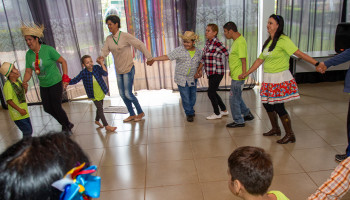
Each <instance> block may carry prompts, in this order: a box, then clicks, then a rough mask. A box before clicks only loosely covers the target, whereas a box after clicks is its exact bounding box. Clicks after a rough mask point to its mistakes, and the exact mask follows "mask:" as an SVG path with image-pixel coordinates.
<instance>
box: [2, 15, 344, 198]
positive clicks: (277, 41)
mask: <svg viewBox="0 0 350 200" xmlns="http://www.w3.org/2000/svg"><path fill="white" fill-rule="evenodd" d="M105 23H106V24H107V26H108V29H109V31H110V32H111V35H109V36H108V37H107V38H106V41H105V43H104V46H103V48H102V49H101V55H100V56H99V57H98V58H97V63H98V65H96V64H94V62H93V60H92V57H91V56H90V55H84V56H83V57H82V58H81V63H82V66H83V67H84V69H83V70H82V71H81V72H80V73H79V74H78V75H77V76H76V77H74V78H73V79H70V78H69V76H68V68H67V62H66V60H65V59H64V58H63V57H62V56H61V55H60V54H59V53H58V52H57V51H56V50H55V49H54V48H53V47H51V46H49V45H46V44H44V43H43V41H42V38H43V36H44V35H43V31H44V27H43V26H38V25H35V24H33V25H23V26H22V27H21V31H22V35H23V37H24V39H25V41H26V43H27V45H28V47H29V50H28V51H27V53H26V59H25V60H26V69H25V74H24V77H23V81H20V79H19V77H20V72H19V70H18V69H17V68H16V66H15V65H14V63H10V62H4V63H2V64H1V67H0V73H1V74H3V75H4V76H5V77H7V81H6V82H5V84H4V88H3V91H4V95H5V99H6V102H7V103H8V105H9V106H8V108H9V114H10V117H11V119H12V120H13V121H14V122H15V124H16V126H17V127H18V128H19V129H20V130H21V131H22V134H23V140H21V141H20V142H18V143H16V144H15V145H13V146H11V147H10V148H9V149H7V150H6V151H5V152H4V153H3V154H1V156H0V169H1V171H3V173H4V174H5V173H9V174H10V173H14V174H16V173H18V177H25V176H24V174H23V170H21V169H22V168H23V166H22V164H21V163H20V162H17V159H24V160H29V161H30V160H33V162H32V161H31V162H29V163H31V166H29V167H33V169H31V171H35V169H38V167H36V166H34V164H35V162H34V161H35V160H36V161H37V160H42V159H44V160H45V159H46V161H44V160H43V161H42V162H43V163H44V164H45V165H47V164H48V163H51V161H50V162H49V161H48V160H49V159H51V158H55V160H56V161H57V163H53V164H52V166H53V165H57V169H56V168H55V169H56V172H55V174H53V173H51V171H50V170H49V169H52V168H51V167H46V168H45V169H46V170H47V171H44V172H43V173H46V174H45V176H52V177H50V178H48V179H45V180H47V181H46V182H45V183H43V184H44V186H45V187H42V188H41V190H35V191H38V192H40V197H42V198H43V199H47V198H48V197H49V196H51V197H53V198H54V199H55V198H57V197H58V196H60V195H61V197H60V198H62V195H63V196H65V195H68V194H69V195H71V198H79V199H81V198H84V199H86V198H88V197H94V198H96V197H98V196H99V190H100V177H94V176H90V175H89V174H91V173H93V172H95V171H96V169H97V167H96V166H90V164H89V160H88V158H87V157H86V155H85V154H84V152H83V151H82V149H81V148H80V147H79V146H78V145H77V144H76V143H75V142H73V141H72V140H71V139H69V137H66V136H64V135H67V136H70V135H71V134H72V128H73V127H74V124H73V123H71V122H70V121H69V118H68V116H67V114H66V112H65V111H64V109H63V108H62V92H63V90H64V89H65V88H67V86H68V85H73V84H76V83H78V82H79V81H81V80H82V81H83V85H84V88H85V91H86V94H87V96H88V98H89V99H91V100H92V101H93V102H94V104H95V106H96V108H97V110H96V118H95V124H96V125H97V126H98V127H99V128H105V129H106V131H108V132H114V131H115V130H116V129H117V127H113V126H110V125H109V124H108V122H107V120H106V118H105V116H104V113H103V100H104V98H105V94H107V93H108V91H109V89H108V87H107V85H106V83H105V82H104V80H103V76H107V75H108V72H107V68H106V66H105V64H104V58H105V57H106V56H108V55H109V53H112V55H113V57H114V65H115V70H116V75H117V83H118V89H119V94H120V96H121V98H122V100H123V101H124V103H125V105H126V107H127V109H128V111H129V114H130V116H129V117H127V118H126V119H124V120H123V121H124V122H131V121H135V122H138V121H141V120H142V119H143V117H144V116H145V113H144V112H143V110H142V108H141V106H140V103H139V102H138V99H137V98H136V97H135V95H134V94H133V93H132V88H133V83H134V76H135V66H134V62H133V55H132V52H131V47H133V48H136V49H138V50H140V51H141V52H142V53H143V54H144V55H145V57H146V59H147V62H146V63H147V65H152V64H153V63H154V62H155V61H165V60H175V61H176V67H175V76H174V82H175V83H176V84H177V86H178V89H179V92H180V96H181V100H182V106H183V109H184V112H185V114H186V120H187V121H188V122H193V121H194V120H195V116H196V115H195V110H194V106H195V103H196V89H197V83H198V79H199V78H201V77H203V76H204V73H205V75H206V77H207V78H208V83H209V84H208V85H209V86H208V92H207V93H208V97H209V99H210V102H211V104H212V107H213V114H211V115H209V116H207V117H206V119H207V120H217V119H221V118H222V117H223V116H227V115H229V111H228V110H227V108H226V105H225V104H224V102H223V100H222V99H221V97H220V96H219V95H218V93H217V91H218V89H219V85H220V82H221V80H222V79H223V77H224V75H225V72H226V70H225V61H226V60H227V59H228V63H229V69H230V77H231V79H232V80H231V87H230V96H229V104H230V110H231V115H232V119H233V122H231V123H228V124H227V125H226V127H227V128H240V127H245V123H246V121H251V120H254V118H255V117H254V115H253V114H252V113H251V111H250V109H249V108H248V107H247V106H246V104H245V103H244V100H243V98H242V90H243V86H244V82H245V80H246V79H247V77H248V75H249V74H251V73H253V72H254V71H255V70H257V69H258V68H259V67H260V66H261V65H262V64H263V63H264V69H263V72H264V73H263V81H262V83H261V89H260V96H261V101H262V104H263V107H264V108H265V110H266V112H267V115H268V117H269V120H270V122H271V127H272V128H271V130H269V131H268V132H266V133H263V136H275V135H277V136H281V128H280V127H279V125H278V117H279V118H280V120H281V122H282V125H283V127H284V130H285V133H286V134H285V135H284V136H283V137H282V138H281V139H279V140H277V143H279V144H287V143H294V142H296V137H295V135H294V132H293V129H292V125H291V118H290V116H289V114H288V112H287V110H286V109H285V105H284V104H285V103H286V102H289V101H292V100H296V99H299V98H300V95H299V93H298V87H297V83H296V81H295V79H294V78H293V76H292V74H291V72H290V71H289V59H290V56H291V55H292V54H294V55H296V56H297V57H299V58H301V59H303V60H305V61H306V62H308V63H310V64H312V65H314V66H315V70H316V71H318V72H320V73H325V71H326V70H327V69H328V68H329V67H331V66H336V65H339V64H341V63H344V62H346V61H349V60H350V49H347V50H346V51H344V52H343V53H341V54H339V55H337V56H335V57H333V58H331V59H329V60H327V61H325V62H318V61H317V60H315V59H313V58H312V57H310V56H308V55H307V54H305V53H303V52H301V51H300V50H299V49H298V47H297V46H295V44H294V43H293V42H292V41H291V39H290V38H289V37H288V36H286V35H285V34H284V33H283V28H284V20H283V17H282V16H280V15H275V14H273V15H271V16H270V17H269V19H268V23H267V32H268V34H269V37H268V38H267V40H266V41H265V42H264V44H263V47H262V49H261V54H260V55H259V57H258V58H257V59H256V60H255V61H254V63H253V64H252V65H251V67H249V63H248V60H247V58H248V55H247V42H246V40H245V38H244V36H243V35H242V34H241V33H240V32H239V31H238V29H237V26H236V24H235V23H234V22H227V23H226V24H225V25H224V26H223V30H224V35H225V37H226V39H233V40H234V42H233V44H232V46H231V48H230V51H229V50H228V49H227V48H226V47H225V46H224V45H223V43H222V42H220V41H219V39H218V37H217V35H218V32H219V28H218V26H217V25H216V24H208V25H207V27H206V31H205V37H206V43H205V46H204V48H203V50H200V49H199V48H197V47H196V45H195V44H196V42H198V40H199V37H198V35H197V34H196V33H194V32H192V31H186V32H185V33H184V34H181V35H180V36H179V37H180V38H181V39H182V41H183V43H182V44H183V45H181V46H179V47H177V48H175V49H174V50H172V51H171V52H169V53H168V54H167V55H163V56H159V57H152V55H151V53H150V52H149V51H148V50H147V48H146V46H145V45H144V44H143V43H142V42H141V41H140V40H138V39H137V38H136V37H134V36H133V35H131V34H129V33H125V32H122V31H121V30H120V28H121V27H120V18H119V17H118V16H116V15H110V16H108V17H107V18H106V20H105ZM223 57H226V59H223ZM56 63H60V64H61V66H62V74H63V75H61V72H60V71H59V69H58V68H57V66H56ZM33 73H34V74H35V76H37V78H38V80H39V85H40V97H41V100H42V105H43V108H44V110H45V112H47V113H49V114H50V115H51V116H52V117H53V118H55V119H56V120H57V121H58V122H59V123H60V124H61V125H62V133H63V134H62V133H55V134H47V135H44V136H39V137H35V138H33V139H31V136H32V133H33V128H32V125H31V121H30V116H29V112H28V106H27V103H26V99H25V93H26V92H27V90H28V87H29V84H28V81H29V80H30V79H31V78H32V76H33ZM348 74H349V73H348ZM349 80H350V74H349V76H348V75H347V77H346V80H345V89H344V91H345V92H348V93H350V83H349ZM349 105H350V104H349ZM133 106H135V108H136V112H137V113H135V111H134V109H133ZM349 113H350V110H349ZM349 116H350V114H349ZM349 116H348V123H349ZM100 121H101V122H102V124H101V123H100ZM349 129H350V126H348V136H349V135H350V130H349ZM348 138H350V137H348ZM52 142H53V144H55V145H53V146H52V148H53V149H56V150H57V152H60V151H62V152H61V153H56V152H55V153H54V154H52V153H53V151H45V150H42V148H44V149H46V146H49V145H52ZM63 143H64V144H65V145H68V146H70V147H71V149H73V150H74V152H76V153H75V157H71V156H69V154H70V153H71V152H66V150H67V149H61V148H59V147H58V146H59V145H60V144H63ZM23 152H26V153H23ZM42 152H46V154H47V155H48V156H44V157H42V156H41V158H39V157H40V156H39V157H37V156H38V155H39V154H40V153H42ZM22 153H23V155H22ZM46 154H45V155H46ZM70 155H71V154H70ZM349 156H350V148H349V146H348V148H347V150H346V154H338V155H336V160H337V161H343V162H342V163H341V164H340V165H339V166H338V167H337V168H336V170H335V171H334V173H332V175H331V178H330V179H329V180H328V181H327V182H326V183H324V185H323V186H321V187H320V188H319V189H318V190H317V191H316V193H314V194H313V195H312V196H310V197H309V199H320V197H326V196H329V195H330V194H329V192H328V190H331V191H332V192H333V193H332V195H333V196H337V197H341V196H342V195H344V191H345V190H347V189H344V188H348V187H345V186H341V185H340V184H338V185H335V184H333V180H335V179H336V178H334V177H339V176H341V174H349V173H348V171H349V167H343V166H348V165H349V163H350V158H349ZM56 157H57V158H56ZM12 159H13V160H12ZM77 161H80V162H79V166H75V167H74V165H76V162H77ZM7 162H9V163H12V162H13V163H12V164H11V166H14V168H16V169H15V170H14V171H11V170H12V168H11V169H10V168H9V167H8V166H7ZM33 163H34V164H33ZM40 164H41V163H40ZM85 164H86V166H85ZM260 165H261V166H260ZM72 167H74V168H73V169H72V170H70V171H68V170H69V169H71V168H72ZM228 167H229V170H228V173H229V177H230V180H229V183H228V185H229V189H230V191H231V192H232V193H233V194H235V195H236V196H239V197H241V198H243V199H250V198H249V197H251V195H253V196H254V195H261V196H263V197H266V199H276V198H277V199H288V198H287V197H285V196H284V194H283V193H281V192H279V191H270V192H267V189H268V188H269V186H270V184H271V181H272V177H273V167H272V161H271V158H270V156H269V155H268V154H267V153H266V152H265V151H264V150H263V149H261V148H256V147H241V148H238V149H236V150H235V151H234V152H233V153H232V154H231V156H230V157H229V159H228ZM83 169H84V170H83ZM10 171H11V172H10ZM67 171H68V173H67V174H66V175H65V176H64V178H62V179H59V180H58V178H60V177H63V175H64V173H65V172H67ZM242 172H244V173H242ZM77 174H79V175H81V174H84V175H82V176H79V175H77ZM251 174H255V175H254V176H251ZM31 175H33V174H31ZM66 176H69V177H70V179H69V180H67V178H66ZM347 176H348V175H346V176H345V175H344V176H342V177H345V178H346V177H347ZM16 177H17V175H16ZM51 179H52V180H51ZM250 179H251V180H250ZM253 179H254V180H255V179H256V180H263V181H261V182H260V183H261V184H256V183H257V181H254V180H253ZM54 180H56V181H55V182H54V183H52V181H54ZM77 180H78V182H77ZM79 180H81V182H79ZM0 182H1V183H2V184H0V185H1V186H0V191H1V193H2V194H4V197H6V199H13V198H15V199H22V198H24V197H23V196H21V195H22V194H23V195H25V197H28V195H30V194H31V195H36V194H33V193H32V191H31V190H28V191H27V190H25V189H23V188H17V181H16V180H15V179H14V177H11V176H6V177H5V176H1V178H0ZM5 183H6V184H5ZM51 183H52V186H54V187H55V188H57V189H59V190H61V191H63V193H62V194H61V193H60V192H58V191H57V190H54V191H51V190H52V187H51V186H50V185H48V184H51ZM250 183H253V184H250ZM341 183H343V182H341ZM62 184H63V185H62ZM81 184H85V185H84V187H86V188H87V190H86V191H83V192H81V191H80V190H74V191H75V192H72V191H73V189H74V188H78V189H79V188H80V189H81V188H82V185H81ZM89 184H91V185H89ZM6 185H7V186H6ZM24 185H25V184H24ZM34 185H36V184H34ZM67 185H69V188H68V187H66V186H67ZM39 186H40V185H39ZM11 187H16V188H17V190H18V191H19V190H21V192H19V193H12V191H13V190H12V189H11ZM33 187H34V186H33ZM35 187H36V186H35ZM40 187H41V186H40ZM43 188H44V189H43ZM67 188H68V189H67ZM72 188H73V189H72ZM22 189H23V190H22ZM5 191H6V192H5ZM23 191H25V192H23ZM77 191H79V192H77ZM13 195H15V196H13ZM16 195H17V196H16ZM33 198H34V197H33Z"/></svg>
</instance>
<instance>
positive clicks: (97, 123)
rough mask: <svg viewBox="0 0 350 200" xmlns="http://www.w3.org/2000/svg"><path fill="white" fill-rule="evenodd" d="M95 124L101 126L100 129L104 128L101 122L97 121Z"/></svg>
mask: <svg viewBox="0 0 350 200" xmlns="http://www.w3.org/2000/svg"><path fill="white" fill-rule="evenodd" d="M95 124H96V125H98V126H99V128H103V125H102V124H101V123H100V122H99V121H95Z"/></svg>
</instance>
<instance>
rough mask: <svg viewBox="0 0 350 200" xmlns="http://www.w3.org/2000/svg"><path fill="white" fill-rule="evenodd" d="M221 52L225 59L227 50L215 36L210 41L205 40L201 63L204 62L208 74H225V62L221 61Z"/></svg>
mask: <svg viewBox="0 0 350 200" xmlns="http://www.w3.org/2000/svg"><path fill="white" fill-rule="evenodd" d="M223 54H224V55H225V57H226V59H227V58H228V55H229V52H228V51H227V49H226V48H225V47H224V45H223V44H222V42H220V41H219V40H218V38H217V37H215V38H214V39H212V40H211V41H209V40H207V42H206V43H205V47H204V49H203V56H202V61H201V63H203V64H204V69H205V72H206V74H207V75H208V76H210V75H213V74H220V75H224V74H225V64H224V63H223V62H222V57H223Z"/></svg>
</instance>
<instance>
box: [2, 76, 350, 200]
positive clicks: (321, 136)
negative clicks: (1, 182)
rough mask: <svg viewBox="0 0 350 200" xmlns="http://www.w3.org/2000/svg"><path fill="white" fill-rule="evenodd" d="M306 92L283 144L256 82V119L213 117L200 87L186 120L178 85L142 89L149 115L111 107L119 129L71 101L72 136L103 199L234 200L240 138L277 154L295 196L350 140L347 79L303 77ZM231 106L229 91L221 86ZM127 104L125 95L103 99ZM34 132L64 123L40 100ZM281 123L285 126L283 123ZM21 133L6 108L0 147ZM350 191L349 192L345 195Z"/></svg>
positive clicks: (276, 183) (89, 106)
mask: <svg viewBox="0 0 350 200" xmlns="http://www.w3.org/2000/svg"><path fill="white" fill-rule="evenodd" d="M299 88H300V94H301V99H300V100H297V101H293V102H290V103H287V104H286V107H287V109H288V111H289V113H290V115H291V118H292V125H293V128H294V131H295V134H296V137H297V142H296V143H295V144H286V145H280V144H277V143H276V140H277V139H278V137H263V136H262V133H263V132H265V131H267V130H269V127H270V124H269V120H268V117H267V115H266V112H265V110H264V108H263V107H262V104H261V102H260V97H259V93H258V91H259V90H258V88H255V89H253V90H247V91H244V92H243V96H244V99H245V102H246V103H247V105H248V106H249V107H250V109H251V111H252V113H253V114H254V115H255V117H256V118H255V119H254V120H253V121H251V122H248V123H247V124H246V127H244V128H237V129H227V128H226V127H225V125H226V123H228V122H231V121H232V120H231V118H230V117H224V118H223V119H221V120H213V121H208V120H206V119H205V117H206V116H207V115H209V114H211V113H212V108H211V104H210V102H209V99H208V97H207V95H206V93H198V96H197V104H196V117H195V121H194V122H193V123H188V122H187V121H186V119H185V115H184V113H183V110H182V107H181V103H180V98H179V94H178V93H172V92H170V91H148V92H139V93H138V99H139V101H140V103H141V105H142V107H143V108H144V111H145V113H146V117H145V120H143V121H141V122H138V123H135V122H131V123H123V122H122V119H123V118H126V117H127V116H128V115H125V114H106V116H107V120H108V122H109V123H110V124H112V125H114V126H117V127H118V129H117V132H116V133H108V134H107V133H106V132H105V130H104V129H97V127H96V125H94V123H93V121H94V116H95V107H94V105H93V103H92V102H90V101H78V102H70V103H65V104H64V108H65V110H66V111H67V113H68V115H69V118H70V120H71V121H72V122H73V123H74V124H75V128H74V134H73V136H72V138H73V139H74V140H75V141H77V142H78V143H79V144H80V145H81V147H82V148H83V149H84V150H85V151H86V153H87V154H88V155H89V156H90V159H91V161H92V162H93V164H95V165H98V175H99V176H101V177H102V186H101V189H102V193H101V198H100V199H103V200H111V199H128V200H129V199H130V200H144V199H145V200H158V199H159V200H163V199H167V200H180V199H181V200H228V199H232V200H234V199H238V198H236V197H233V195H232V194H231V193H230V192H229V190H228V188H227V179H228V176H227V174H226V169H227V166H226V165H227V164H226V162H227V161H226V160H227V157H228V155H229V154H230V153H231V152H232V151H233V150H234V149H235V148H237V147H238V146H244V145H252V146H259V147H262V148H264V149H265V150H267V151H268V152H269V153H270V154H271V155H272V158H273V162H274V168H275V169H274V170H275V177H274V179H273V183H272V185H271V189H275V190H281V191H282V192H284V193H285V194H286V195H287V196H288V197H289V198H290V199H296V200H300V199H306V197H308V196H309V195H310V194H311V193H313V192H314V191H315V189H316V188H317V186H319V185H320V184H322V182H323V181H325V180H326V178H327V177H328V176H329V175H330V173H331V171H332V170H333V169H334V168H335V167H336V165H337V162H335V161H334V155H335V154H336V153H343V151H344V149H345V147H346V144H347V142H346V141H347V139H346V115H347V109H348V101H349V95H347V94H344V93H343V92H342V89H343V82H334V83H318V84H301V85H299ZM220 95H221V97H222V98H223V99H224V100H225V102H226V105H227V106H228V108H229V104H228V99H229V92H228V91H224V92H220ZM108 105H123V102H122V100H121V99H120V97H114V98H109V99H107V100H106V101H105V106H108ZM30 114H31V119H32V123H33V126H34V132H35V135H41V134H45V133H47V132H48V131H51V130H57V131H58V130H60V128H61V127H60V126H59V124H58V123H57V122H56V121H55V120H54V119H53V118H52V117H51V116H49V115H48V114H46V113H45V112H44V111H43V109H42V107H41V106H30ZM281 127H282V126H281ZM19 138H21V133H20V131H18V129H17V128H16V127H15V125H14V123H13V122H10V119H9V116H8V114H7V111H5V110H2V109H0V151H3V150H4V149H5V148H6V147H7V146H9V145H11V144H12V143H14V142H15V141H17V140H18V139H19ZM343 199H350V195H349V196H347V197H345V198H343Z"/></svg>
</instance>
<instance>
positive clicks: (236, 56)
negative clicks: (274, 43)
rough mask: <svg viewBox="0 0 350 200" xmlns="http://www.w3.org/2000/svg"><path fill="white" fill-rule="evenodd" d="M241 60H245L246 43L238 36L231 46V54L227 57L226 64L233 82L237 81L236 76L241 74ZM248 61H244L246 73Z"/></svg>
mask: <svg viewBox="0 0 350 200" xmlns="http://www.w3.org/2000/svg"><path fill="white" fill-rule="evenodd" d="M241 58H247V42H246V40H245V39H244V37H243V36H242V35H241V36H239V37H238V38H237V39H236V40H235V41H234V42H233V44H232V46H231V52H230V55H229V57H228V62H229V66H230V71H231V78H232V79H233V80H237V81H238V80H239V78H238V76H239V75H240V74H242V60H241ZM248 66H249V65H248V60H247V59H246V69H247V71H248V69H249V67H248Z"/></svg>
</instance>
